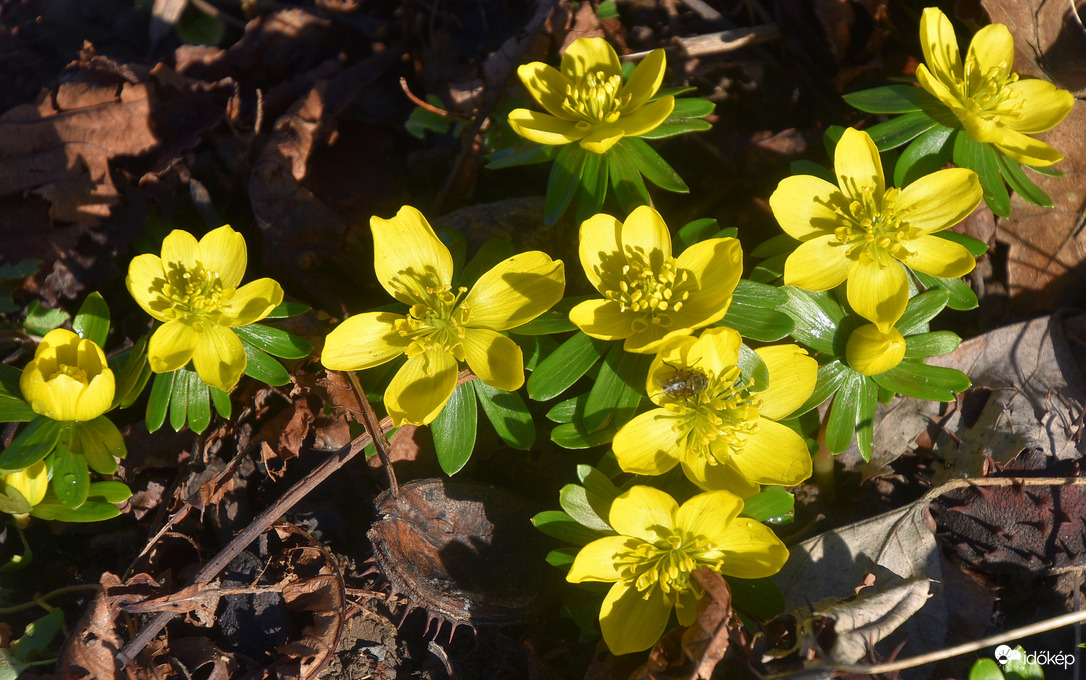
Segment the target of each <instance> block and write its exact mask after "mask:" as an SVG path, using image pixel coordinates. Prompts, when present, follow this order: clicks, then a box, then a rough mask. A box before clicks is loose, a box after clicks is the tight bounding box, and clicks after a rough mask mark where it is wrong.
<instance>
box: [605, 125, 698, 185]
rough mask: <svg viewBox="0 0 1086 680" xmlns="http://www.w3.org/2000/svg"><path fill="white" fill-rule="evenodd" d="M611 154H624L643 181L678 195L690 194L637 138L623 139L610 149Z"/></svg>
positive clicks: (661, 158)
mask: <svg viewBox="0 0 1086 680" xmlns="http://www.w3.org/2000/svg"><path fill="white" fill-rule="evenodd" d="M612 152H617V153H619V154H625V155H626V157H627V158H628V160H629V162H630V163H632V164H633V166H634V167H636V168H637V170H638V172H640V173H641V174H642V175H644V176H645V179H647V180H648V181H650V182H652V183H653V184H655V185H656V186H658V187H660V188H661V189H665V190H667V191H674V192H675V193H679V194H688V193H690V187H688V186H686V182H684V181H683V180H682V177H679V173H677V172H675V169H674V168H672V167H671V166H670V165H669V164H668V162H667V161H665V160H664V159H663V157H661V156H660V154H658V153H656V150H655V149H653V148H652V147H651V146H649V145H648V143H647V142H646V141H645V140H643V139H640V138H638V137H624V138H623V139H621V140H620V141H619V142H618V144H615V146H614V147H612Z"/></svg>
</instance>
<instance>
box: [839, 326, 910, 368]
mask: <svg viewBox="0 0 1086 680" xmlns="http://www.w3.org/2000/svg"><path fill="white" fill-rule="evenodd" d="M904 358H905V338H904V337H903V336H902V335H901V333H900V332H899V331H898V330H897V329H896V328H891V329H890V331H889V332H888V333H883V332H882V331H880V330H879V329H878V327H877V326H876V325H875V324H867V325H866V326H860V327H859V328H857V329H856V330H854V331H852V335H850V336H849V337H848V344H846V345H845V360H846V361H847V362H848V365H849V366H851V367H852V368H853V369H854V370H855V371H856V372H857V373H861V374H863V375H878V374H879V373H885V372H886V371H889V370H890V369H891V368H893V367H894V366H897V365H898V364H900V363H901V360H902V359H904Z"/></svg>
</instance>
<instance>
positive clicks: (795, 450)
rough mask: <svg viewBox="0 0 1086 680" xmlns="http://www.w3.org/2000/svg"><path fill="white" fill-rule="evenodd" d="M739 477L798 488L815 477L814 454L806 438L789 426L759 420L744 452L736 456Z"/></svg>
mask: <svg viewBox="0 0 1086 680" xmlns="http://www.w3.org/2000/svg"><path fill="white" fill-rule="evenodd" d="M731 464H732V465H734V466H735V469H736V471H737V472H739V474H741V475H743V477H745V478H746V479H749V480H750V481H752V482H755V483H757V484H778V485H780V486H795V485H796V484H799V483H800V482H802V481H803V480H805V479H807V478H808V477H810V476H811V454H810V453H809V452H808V451H807V444H805V443H804V441H803V437H801V436H799V435H798V434H796V433H795V431H793V430H792V429H791V428H789V427H787V426H786V425H781V424H780V423H778V422H775V421H772V420H769V419H767V418H759V419H758V429H757V431H756V432H754V433H753V434H751V435H750V437H749V438H748V439H747V444H746V446H744V447H743V451H742V453H740V454H738V455H735V456H732V458H731Z"/></svg>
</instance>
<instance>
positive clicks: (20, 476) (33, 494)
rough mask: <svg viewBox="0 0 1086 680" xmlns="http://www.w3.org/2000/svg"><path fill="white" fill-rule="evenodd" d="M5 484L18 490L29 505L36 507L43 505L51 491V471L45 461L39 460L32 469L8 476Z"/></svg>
mask: <svg viewBox="0 0 1086 680" xmlns="http://www.w3.org/2000/svg"><path fill="white" fill-rule="evenodd" d="M3 484H5V485H7V486H11V487H14V488H15V489H17V490H18V491H19V493H21V494H22V495H23V498H24V499H26V502H27V503H29V504H30V505H31V506H35V505H37V504H38V503H41V501H42V499H43V498H45V492H46V491H47V490H48V489H49V469H48V468H47V467H46V465H45V461H44V460H39V461H38V462H37V463H34V464H33V465H31V466H30V467H27V468H23V469H22V470H19V471H17V472H13V473H11V474H9V475H6V476H5V477H4V478H3Z"/></svg>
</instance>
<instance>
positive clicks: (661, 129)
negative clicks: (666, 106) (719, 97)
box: [640, 97, 716, 139]
mask: <svg viewBox="0 0 1086 680" xmlns="http://www.w3.org/2000/svg"><path fill="white" fill-rule="evenodd" d="M715 107H716V105H715V104H714V103H713V102H711V101H709V100H707V99H699V98H698V97H683V98H681V99H676V100H675V108H674V109H673V110H672V111H671V115H670V116H668V117H667V118H666V119H665V120H664V122H663V123H661V124H660V125H658V126H656V127H655V128H654V129H652V130H650V131H648V132H646V133H644V134H642V135H640V137H641V138H642V139H663V138H664V137H674V136H675V135H681V134H685V133H687V132H704V131H705V130H711V129H713V126H712V124H711V123H709V121H706V120H701V119H702V118H703V117H704V116H708V115H709V114H710V113H712V112H713V109H714V108H715Z"/></svg>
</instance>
